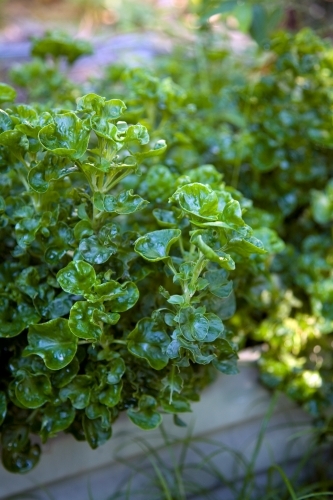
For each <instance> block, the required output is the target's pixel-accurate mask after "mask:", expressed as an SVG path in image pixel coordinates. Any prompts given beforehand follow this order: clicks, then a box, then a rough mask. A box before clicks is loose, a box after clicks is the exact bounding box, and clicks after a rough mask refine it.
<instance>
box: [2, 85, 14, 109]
mask: <svg viewBox="0 0 333 500" xmlns="http://www.w3.org/2000/svg"><path fill="white" fill-rule="evenodd" d="M15 99H16V90H15V89H13V87H11V86H10V85H7V84H6V83H2V82H0V104H2V103H3V102H11V101H15Z"/></svg>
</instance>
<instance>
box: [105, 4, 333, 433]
mask: <svg viewBox="0 0 333 500" xmlns="http://www.w3.org/2000/svg"><path fill="white" fill-rule="evenodd" d="M254 3H256V2H254ZM266 3H267V2H266ZM215 4H218V6H219V8H220V7H221V5H224V6H225V7H226V8H227V7H228V9H231V8H232V9H233V8H234V7H236V2H215ZM227 4H228V5H227ZM231 4H232V5H231ZM202 7H203V8H206V7H207V8H208V3H206V2H204V3H202ZM268 8H269V6H268V4H267V9H268ZM228 12H229V10H228ZM197 45H198V47H199V48H198V50H197V51H196V52H195V53H194V55H193V57H191V55H188V52H186V48H185V49H184V51H181V49H178V52H177V53H176V54H175V56H174V57H173V58H172V59H171V60H170V58H166V59H164V60H162V61H160V60H159V61H158V62H157V63H156V74H150V75H149V74H147V72H144V71H143V70H140V69H135V70H131V71H130V72H129V71H127V70H125V71H123V72H121V71H120V70H119V69H118V73H117V72H116V69H115V68H114V67H113V68H112V69H111V70H109V72H108V74H107V76H108V78H110V77H111V78H112V79H113V81H114V83H116V84H117V88H118V89H122V92H124V93H127V94H128V95H129V97H130V98H129V101H128V109H127V111H126V112H127V113H128V114H129V115H130V116H131V115H133V114H135V113H136V110H137V109H140V110H141V113H143V116H145V123H146V124H147V126H148V128H149V129H152V128H153V127H154V128H155V129H157V130H158V131H159V133H160V134H161V135H163V136H164V137H165V138H166V139H167V141H168V154H167V158H166V160H165V162H164V163H165V166H156V167H153V168H152V169H151V170H150V173H149V174H148V176H147V179H146V181H145V182H144V183H142V184H141V185H140V186H138V189H139V193H140V194H141V195H142V196H143V195H145V194H146V193H148V192H150V193H154V195H155V197H156V199H157V200H158V201H159V202H160V203H164V202H165V200H166V198H167V197H170V196H171V197H172V200H174V201H176V202H177V203H178V207H174V208H173V210H170V209H169V208H168V209H165V208H162V207H161V208H159V209H158V210H155V211H154V216H155V218H156V219H157V221H158V222H159V224H160V226H161V227H163V228H170V229H171V228H173V229H174V228H176V227H177V225H176V222H177V216H178V212H177V208H180V209H181V211H182V212H183V213H185V214H187V218H188V219H189V220H190V222H191V224H192V226H193V227H194V228H195V229H193V230H192V231H191V240H190V241H191V243H192V244H193V245H196V246H197V248H199V249H200V251H201V253H202V254H203V255H204V256H205V257H207V258H209V259H210V261H211V262H214V263H216V265H219V266H220V268H221V269H220V271H219V272H221V273H224V272H225V274H221V275H220V280H221V281H219V278H218V277H217V276H218V275H217V274H216V273H217V267H216V268H215V269H214V270H212V271H211V270H209V272H208V273H207V272H206V273H205V275H204V276H203V278H204V279H205V280H209V288H208V287H207V284H206V288H204V289H203V290H207V289H209V290H210V293H212V295H213V296H216V298H217V299H218V300H219V306H218V308H217V309H215V307H213V309H212V313H215V314H216V313H218V315H219V317H220V318H222V319H223V320H224V321H225V324H226V327H227V329H228V330H231V331H232V332H233V333H234V340H236V341H237V343H238V344H239V345H240V346H245V345H248V344H249V343H250V344H253V343H261V344H262V345H263V353H262V356H261V360H260V363H259V365H260V368H261V372H262V379H263V382H264V383H266V384H267V385H268V387H270V388H274V387H277V388H278V389H281V390H284V391H285V392H286V393H287V394H288V395H289V396H290V397H291V398H292V399H294V400H295V401H297V402H299V403H301V404H303V406H304V407H305V408H306V409H307V410H309V411H310V412H311V414H312V415H313V416H314V418H315V422H316V425H318V426H319V428H320V429H321V431H322V433H323V437H327V436H328V435H330V434H332V419H331V416H330V415H331V411H332V401H333V400H332V394H333V393H332V380H331V376H332V368H333V361H332V345H333V344H332V342H333V323H332V321H333V315H332V300H333V294H332V279H333V274H332V262H333V254H332V248H333V245H332V206H333V205H332V176H333V170H332V148H333V136H332V130H333V129H332V109H333V94H332V83H333V80H332V78H333V66H332V61H333V48H332V45H331V44H330V43H329V42H328V41H327V40H322V39H321V38H319V37H318V36H317V35H315V34H314V33H313V32H312V31H311V30H309V29H304V30H302V31H300V32H299V33H297V34H295V35H291V34H288V33H287V32H279V33H276V34H275V35H274V37H273V38H271V39H270V40H268V39H267V44H265V46H266V45H267V46H269V48H270V53H269V54H266V55H265V57H264V58H261V59H260V58H258V57H256V58H253V53H252V60H251V59H250V58H249V59H248V60H246V61H243V62H239V60H237V57H236V55H234V54H228V52H227V50H224V51H223V50H222V49H221V46H220V40H219V39H217V36H216V34H215V33H214V32H213V31H212V30H207V31H202V32H201V33H200V34H199V35H198V39H197ZM249 54H251V53H250V52H249ZM243 57H244V56H243ZM260 57H262V56H260ZM244 59H245V57H244ZM180 61H181V62H180ZM184 61H185V62H184ZM251 61H252V62H251ZM166 75H171V76H172V77H173V79H174V83H171V81H170V79H168V86H166V85H165V84H164V82H165V81H166V79H165V76H166ZM158 76H160V79H158ZM143 82H145V84H144V83H143ZM107 85H108V84H107V80H106V81H105V83H103V82H100V86H101V88H104V86H107ZM179 86H182V87H183V89H184V90H183V91H182V92H181V91H180V90H179ZM175 89H177V96H181V100H180V99H175V98H174V97H173V101H172V106H171V104H169V103H170V100H171V98H170V100H169V101H168V99H167V96H171V95H172V96H175V94H176V92H175ZM152 103H154V105H155V109H154V113H152V110H151V107H152ZM166 103H168V104H166ZM175 131H176V132H175ZM180 161H181V162H182V171H181V172H180V171H179V165H180ZM212 165H214V166H215V169H214V167H213V166H212ZM166 166H167V167H169V170H167V168H166ZM179 173H181V174H182V175H181V177H180V178H179V179H178V181H176V182H177V184H179V186H178V189H177V191H176V192H175V193H174V194H172V193H171V186H172V184H173V182H175V176H176V175H177V174H179ZM172 174H173V175H172ZM221 174H223V176H224V179H225V181H226V183H227V185H228V184H230V185H231V186H232V187H230V186H228V187H227V189H226V191H225V192H224V193H223V194H219V193H218V186H219V185H221V182H222V175H221ZM158 178H160V179H163V182H164V183H165V185H166V186H167V187H166V188H165V189H164V191H163V190H159V189H158V187H156V184H157V179H158ZM240 192H241V193H243V195H244V196H246V198H244V197H243V196H242V195H241V194H240ZM194 193H195V196H196V197H197V199H198V202H196V201H195V203H193V202H192V196H193V195H194ZM216 207H217V209H218V212H219V213H218V214H216V212H215V210H216ZM240 217H242V218H240ZM234 224H236V226H237V227H235V226H234ZM248 225H250V226H251V228H252V230H253V231H252V230H249V229H248ZM222 228H223V235H224V236H223V237H226V240H225V243H226V244H227V245H228V248H229V251H228V252H225V250H224V248H223V246H222V247H221V245H217V244H216V238H217V239H218V240H219V241H221V240H220V238H221V236H220V231H221V229H222ZM258 240H259V242H258ZM260 242H261V243H262V245H263V247H264V249H265V250H266V251H267V252H268V253H270V254H273V255H272V256H271V257H270V256H268V257H267V256H266V257H265V256H264V254H263V255H262V256H261V255H260V253H261V252H262V251H263V250H262V245H261V243H260ZM240 245H241V247H240ZM231 248H232V249H233V251H235V252H237V255H234V254H233V252H231V251H230V249H231ZM248 252H251V255H250V256H249V259H248V261H247V263H246V265H245V266H244V265H243V263H241V261H240V260H239V255H242V257H245V256H246V255H248ZM224 253H225V254H226V255H224ZM256 254H257V255H256ZM259 269H260V271H259ZM228 272H230V273H231V274H232V275H233V276H234V279H233V286H232V287H231V286H230V281H229V280H228V274H227V273H228ZM208 277H209V278H208ZM215 277H216V279H215ZM201 283H202V282H201ZM202 284H203V286H204V283H202ZM235 298H236V299H237V310H236V304H235ZM170 300H171V301H172V302H175V303H181V301H182V300H183V299H182V297H179V296H178V295H175V296H173V297H171V298H170V299H169V301H170ZM213 301H214V299H213V298H211V303H213ZM235 311H236V312H235ZM189 312H190V310H189ZM196 314H199V315H200V314H201V311H195V312H194V314H193V315H192V313H191V317H192V318H193V320H192V321H193V322H194V323H195V322H196V320H197V321H198V322H199V323H200V325H201V329H200V330H201V331H204V326H203V325H204V324H205V322H204V320H203V319H202V317H201V316H196ZM203 315H205V313H203ZM185 331H186V337H184V335H183V336H182V339H183V341H187V338H188V337H190V336H191V333H190V331H191V329H190V330H189V331H188V330H187V329H186V330H185ZM177 342H178V339H177ZM220 342H221V341H220ZM176 345H178V344H175V342H173V344H172V347H174V346H175V349H176ZM176 352H177V351H176ZM217 363H218V361H217V360H214V361H213V364H215V365H216V364H217ZM224 363H225V360H224V361H223V364H224ZM228 367H229V369H230V365H228ZM221 368H222V366H221V365H220V369H221Z"/></svg>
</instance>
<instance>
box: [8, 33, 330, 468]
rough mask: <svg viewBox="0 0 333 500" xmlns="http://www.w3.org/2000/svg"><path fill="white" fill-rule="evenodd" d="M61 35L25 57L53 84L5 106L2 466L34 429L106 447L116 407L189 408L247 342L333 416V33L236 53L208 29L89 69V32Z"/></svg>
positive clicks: (142, 410) (19, 73)
mask: <svg viewBox="0 0 333 500" xmlns="http://www.w3.org/2000/svg"><path fill="white" fill-rule="evenodd" d="M47 40H49V42H50V43H45V41H43V42H42V43H41V44H40V45H39V42H38V41H36V42H35V45H34V52H35V54H37V55H38V58H37V59H35V60H33V61H32V62H31V63H28V64H27V65H24V66H22V67H21V68H15V69H14V70H13V71H12V77H13V80H14V82H15V83H17V84H19V85H21V86H23V87H24V88H25V89H26V92H27V96H28V99H29V100H31V101H34V100H38V102H39V103H38V104H33V105H26V104H20V105H14V104H12V105H11V106H10V107H9V108H7V109H6V110H5V111H1V115H0V117H1V122H0V123H1V134H0V144H1V146H0V148H1V149H0V154H1V186H2V192H1V194H2V198H1V208H2V214H3V215H2V219H1V235H2V238H1V244H0V248H1V254H2V264H1V272H0V277H1V280H0V281H1V301H2V306H1V311H2V312H1V314H2V324H1V329H0V337H1V339H0V345H1V350H0V361H1V378H0V408H1V410H0V416H1V421H2V425H1V440H2V441H1V442H2V454H3V462H4V465H5V467H6V468H8V469H9V470H12V471H20V472H24V471H27V470H29V469H30V468H31V467H33V465H34V464H35V463H36V462H37V460H38V456H39V448H38V446H37V445H36V444H31V443H30V436H31V434H35V435H39V436H41V438H42V440H43V441H45V440H46V439H47V438H48V437H50V436H53V435H55V434H57V432H59V431H62V430H66V431H67V432H71V433H72V434H73V435H74V436H75V437H76V438H77V439H86V440H88V442H89V443H90V445H91V446H92V447H96V446H98V445H99V444H102V443H103V442H104V441H105V440H106V439H108V438H109V437H110V436H111V426H112V422H113V421H114V420H115V419H116V418H117V416H118V414H119V412H121V411H127V414H128V416H129V418H130V419H131V420H132V421H133V422H134V423H135V424H137V425H139V426H140V427H142V428H144V429H150V428H154V427H156V426H157V425H159V423H160V422H161V418H162V417H161V414H162V413H163V412H171V413H174V415H175V422H176V423H178V424H179V425H181V424H182V421H181V419H180V418H179V417H178V414H179V413H182V412H184V411H188V410H189V409H190V401H193V400H197V399H198V397H199V393H200V390H201V389H202V388H203V387H204V386H205V385H206V384H207V383H208V382H209V381H210V380H212V378H213V377H214V373H215V369H216V368H217V369H218V370H220V371H222V372H223V373H235V372H236V370H237V368H236V359H237V354H236V353H237V349H238V348H239V347H242V346H245V345H249V344H253V343H260V344H261V345H263V348H262V350H263V353H262V356H261V360H260V367H261V373H262V379H263V381H264V383H266V384H267V385H268V386H269V387H271V388H278V389H282V390H284V391H285V392H286V393H287V394H288V395H289V396H290V397H292V398H293V399H295V400H296V401H297V402H299V403H301V404H303V405H304V406H305V407H306V408H307V409H308V410H309V411H310V412H311V413H312V415H313V416H314V417H315V418H316V422H317V424H318V425H319V426H320V432H321V433H322V435H323V436H325V437H327V436H328V435H330V434H332V417H331V411H332V397H333V396H332V394H333V392H332V391H333V385H332V342H333V335H332V332H333V323H332V321H333V316H332V305H331V304H332V297H333V295H332V258H333V257H332V247H333V246H332V233H331V227H332V220H333V200H332V180H331V179H332V166H331V165H332V163H331V159H332V147H333V137H332V122H331V120H332V108H333V94H332V91H331V88H332V78H333V50H332V48H331V46H330V44H329V43H327V42H324V41H323V40H321V39H320V38H318V37H317V36H315V35H314V34H313V33H312V32H311V31H309V30H303V31H301V32H300V33H298V34H297V35H295V36H292V35H288V34H286V33H283V32H282V33H280V34H277V35H276V36H275V37H274V38H273V39H272V41H271V45H270V47H271V52H270V55H269V57H265V58H264V59H263V58H258V57H256V56H254V55H253V53H252V55H251V57H249V58H247V59H246V61H245V62H242V61H241V60H240V59H238V58H236V57H235V56H234V55H233V54H229V53H228V51H227V50H226V49H225V48H223V47H221V46H220V45H219V44H218V43H216V34H214V33H213V32H212V33H210V32H207V33H202V34H201V35H200V37H199V38H198V41H197V49H198V50H196V51H195V52H194V53H193V54H192V53H191V52H190V51H189V50H188V49H187V47H185V51H183V52H181V50H180V49H178V52H177V53H175V55H174V56H173V57H171V58H170V57H169V58H167V59H164V60H162V59H161V60H159V61H158V62H157V63H156V74H153V73H150V72H149V71H147V69H141V68H135V69H128V68H122V67H116V66H113V67H112V68H110V69H109V70H107V72H106V77H105V78H104V79H102V80H99V81H95V82H93V81H91V82H87V83H86V84H85V85H84V86H83V88H80V86H78V85H75V84H73V83H72V82H70V81H69V80H68V79H67V78H66V77H65V76H64V75H63V74H62V73H60V72H59V67H58V64H57V61H56V60H55V58H56V59H67V61H68V62H71V60H73V59H72V55H73V54H78V51H77V48H75V44H74V48H73V46H72V45H71V44H68V43H67V42H66V40H64V37H61V36H60V35H55V36H53V35H48V36H47ZM51 42H52V43H51ZM50 47H52V50H51V49H50ZM81 47H82V46H81ZM83 50H84V51H85V50H88V49H87V48H84V49H83ZM180 53H182V57H180V56H179V54H180ZM75 57H76V56H75ZM75 57H74V59H75ZM46 75H49V76H50V78H46ZM36 82H38V85H36V84H35V83H36ZM57 82H61V91H59V86H58V84H57ZM198 82H199V84H198ZM0 92H1V93H0V100H1V101H2V102H3V103H6V102H12V101H13V100H14V98H15V91H14V90H13V89H12V88H11V87H9V86H8V85H5V84H2V86H1V88H0ZM83 94H85V95H84V96H83V97H80V96H82V95H83ZM100 95H107V96H113V97H114V98H113V99H109V100H106V99H104V98H103V97H100ZM124 102H126V106H127V108H126V106H125V104H124ZM138 122H139V123H138ZM161 138H162V139H164V140H166V142H167V144H168V147H167V148H166V146H165V143H164V142H163V140H161ZM242 193H243V194H242ZM264 249H265V250H266V252H267V253H266V252H265V250H264ZM33 442H34V441H33Z"/></svg>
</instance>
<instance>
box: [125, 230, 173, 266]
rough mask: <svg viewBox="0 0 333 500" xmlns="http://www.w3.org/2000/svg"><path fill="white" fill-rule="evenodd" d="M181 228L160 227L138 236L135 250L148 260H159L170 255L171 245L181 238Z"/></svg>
mask: <svg viewBox="0 0 333 500" xmlns="http://www.w3.org/2000/svg"><path fill="white" fill-rule="evenodd" d="M180 236H181V230H180V229H160V230H159V231H153V232H151V233H147V234H146V235H145V236H141V238H138V239H137V240H136V242H135V245H134V250H135V251H136V252H137V253H138V254H139V255H141V257H143V258H144V259H146V260H149V261H151V262H157V261H159V260H163V259H166V258H167V257H168V256H169V251H170V248H171V246H172V245H173V244H174V243H175V242H176V241H177V240H178V239H179V238H180Z"/></svg>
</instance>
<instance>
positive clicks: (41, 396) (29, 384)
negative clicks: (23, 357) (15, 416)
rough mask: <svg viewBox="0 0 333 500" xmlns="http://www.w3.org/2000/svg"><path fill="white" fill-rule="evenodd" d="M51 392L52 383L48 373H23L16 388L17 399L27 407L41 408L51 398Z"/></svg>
mask: <svg viewBox="0 0 333 500" xmlns="http://www.w3.org/2000/svg"><path fill="white" fill-rule="evenodd" d="M51 392H52V387H51V383H50V380H49V378H48V377H47V376H46V375H27V374H23V377H22V378H21V380H20V381H19V382H18V383H17V385H16V388H15V394H16V397H17V399H18V400H19V402H20V403H21V404H22V405H23V406H25V407H27V408H39V407H40V406H42V405H43V404H44V403H46V402H47V401H48V400H49V399H50V397H51Z"/></svg>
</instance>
